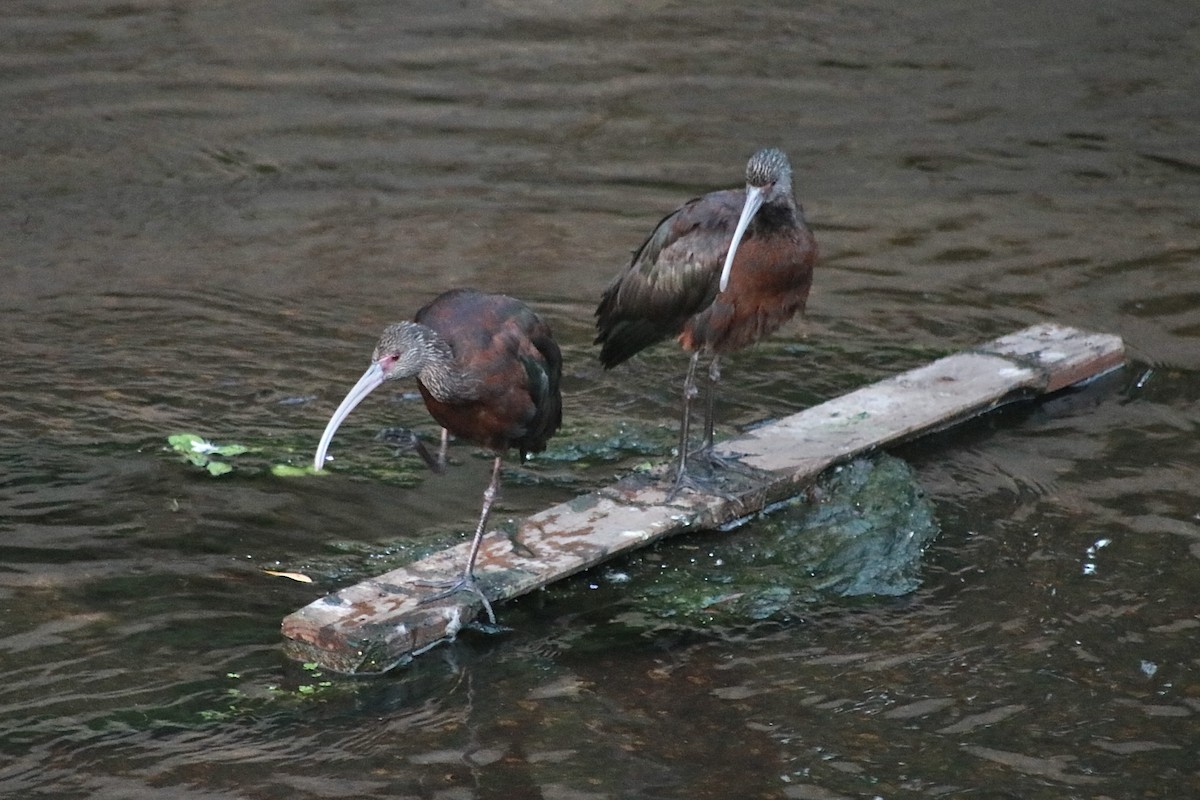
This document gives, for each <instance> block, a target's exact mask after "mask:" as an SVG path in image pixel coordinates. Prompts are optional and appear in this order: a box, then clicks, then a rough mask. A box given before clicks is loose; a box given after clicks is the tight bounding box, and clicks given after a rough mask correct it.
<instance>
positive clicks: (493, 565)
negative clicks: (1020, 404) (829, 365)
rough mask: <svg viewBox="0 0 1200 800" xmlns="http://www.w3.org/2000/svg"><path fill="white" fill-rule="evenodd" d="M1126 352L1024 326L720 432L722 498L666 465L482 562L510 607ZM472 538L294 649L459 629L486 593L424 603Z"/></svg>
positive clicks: (392, 575) (335, 663)
mask: <svg viewBox="0 0 1200 800" xmlns="http://www.w3.org/2000/svg"><path fill="white" fill-rule="evenodd" d="M1123 363H1124V346H1123V344H1122V342H1121V339H1120V338H1119V337H1117V336H1113V335H1109V334H1098V333H1087V332H1083V331H1079V330H1075V329H1072V328H1067V327H1063V326H1060V325H1055V324H1042V325H1036V326H1033V327H1031V328H1027V329H1025V330H1021V331H1017V332H1016V333H1013V334H1010V335H1008V336H1004V337H1001V338H1000V339H996V340H994V341H991V342H987V343H986V344H983V345H980V346H978V347H975V348H972V349H969V350H966V351H963V352H960V353H956V354H954V355H950V356H947V357H945V358H941V359H938V360H937V361H934V362H932V363H930V364H928V365H926V366H923V367H919V368H917V369H913V370H910V371H908V372H905V373H902V374H899V375H896V376H893V377H891V378H887V379H885V380H882V381H880V382H878V383H874V384H871V385H870V386H866V387H863V388H861V389H858V390H856V391H854V392H851V393H849V394H846V395H843V396H841V397H837V398H834V399H833V400H830V401H828V402H825V403H822V404H820V405H817V406H814V407H812V408H809V409H806V410H804V411H801V412H799V413H796V414H793V415H791V416H788V417H785V418H783V419H780V420H778V421H776V422H773V423H770V424H766V425H763V426H761V427H757V428H755V429H753V430H751V431H748V432H747V433H744V434H742V435H741V436H738V437H736V438H734V439H730V440H727V441H724V442H721V443H719V444H718V445H717V448H716V450H717V452H718V454H720V455H722V456H725V457H728V458H733V459H736V461H737V462H738V463H739V464H740V465H742V468H741V469H736V470H733V471H731V472H730V473H729V477H728V479H727V480H726V481H724V482H723V483H722V485H721V493H722V496H720V497H717V496H710V495H701V494H695V493H692V492H686V491H685V492H683V493H681V494H680V495H679V496H677V497H675V498H674V499H672V500H670V501H668V499H667V490H668V489H669V476H670V474H671V473H670V472H669V470H664V471H661V472H658V473H656V474H654V475H634V476H630V477H628V478H625V479H622V480H620V481H618V482H617V483H616V484H614V485H613V486H610V487H606V488H604V489H601V490H599V491H596V492H593V493H591V494H588V495H583V496H580V497H577V498H575V499H574V500H571V501H568V502H566V503H562V504H560V505H557V506H554V507H552V508H548V509H546V510H545V511H542V512H540V513H537V514H534V515H532V516H530V517H528V518H526V519H524V520H522V521H521V522H520V523H519V525H518V526H517V529H516V531H515V533H511V532H510V533H507V534H506V533H503V532H498V531H492V532H489V533H488V535H487V536H486V537H485V539H484V542H483V546H482V549H481V551H480V554H479V560H478V563H477V566H476V573H477V574H478V576H479V578H480V581H481V583H482V584H483V587H484V591H485V592H486V593H487V595H488V597H489V598H490V599H491V601H492V603H493V604H495V605H497V606H499V604H500V603H502V602H503V601H504V600H507V599H511V598H513V597H517V596H520V595H522V594H525V593H527V592H530V591H533V590H535V589H538V588H541V587H543V586H546V585H547V584H549V583H552V582H554V581H556V580H560V579H562V578H565V577H567V576H569V575H573V574H575V573H577V572H580V571H582V570H586V569H588V568H590V567H593V566H595V565H597V564H599V563H601V562H603V561H606V560H608V559H610V558H612V557H614V556H616V555H618V554H621V553H624V552H627V551H629V550H633V549H635V548H638V547H644V546H645V545H647V544H649V543H651V542H653V541H655V540H657V539H660V538H662V537H664V536H668V535H673V534H679V533H683V532H686V531H688V530H699V529H705V528H712V527H715V526H718V525H722V524H725V523H728V522H731V521H734V520H737V519H738V518H740V517H744V516H747V515H751V514H754V513H756V512H758V511H760V510H762V508H763V507H764V506H766V505H768V504H770V503H772V502H775V501H777V500H780V499H783V498H786V497H790V496H793V495H795V494H797V493H799V492H800V491H802V490H803V489H804V487H805V486H806V485H808V484H809V483H810V482H811V481H812V480H813V479H815V478H816V477H817V476H818V475H819V474H820V473H821V472H823V471H824V470H825V469H827V468H829V467H830V466H832V465H834V464H837V463H841V462H843V461H846V460H848V459H850V458H853V457H855V456H858V455H861V454H864V453H867V452H870V451H872V450H876V449H879V448H882V447H886V446H888V445H891V444H896V443H898V442H901V441H906V440H909V439H912V438H914V437H916V436H919V435H921V434H923V433H928V432H931V431H934V430H940V429H943V428H946V427H948V426H950V425H953V424H955V423H957V422H961V421H963V420H965V419H969V418H971V417H974V416H977V415H979V414H981V413H985V412H987V411H988V410H990V409H992V408H995V407H996V406H998V405H1001V404H1003V403H1005V402H1008V401H1011V400H1014V399H1021V398H1030V397H1036V396H1038V395H1044V394H1049V393H1052V392H1056V391H1059V390H1061V389H1064V388H1067V387H1069V386H1073V385H1075V384H1078V383H1080V382H1083V381H1086V380H1088V379H1090V378H1093V377H1095V376H1097V375H1100V374H1103V373H1105V372H1108V371H1110V370H1112V369H1115V368H1117V367H1119V366H1121V365H1122V364H1123ZM663 475H667V476H668V478H667V479H666V482H662V480H661V476H663ZM469 546H470V543H469V542H464V543H463V544H461V545H458V546H455V547H452V548H449V549H447V550H444V551H441V552H439V553H435V554H433V555H431V556H428V557H427V558H424V559H422V560H420V561H418V562H414V563H413V564H410V565H408V566H406V567H403V568H400V569H396V570H393V571H391V572H388V573H385V574H383V575H379V576H376V577H373V578H369V579H367V580H364V581H362V582H360V583H357V584H354V585H353V586H348V587H346V588H344V589H341V590H339V591H337V592H334V593H333V594H330V595H327V596H325V597H322V598H320V599H318V600H315V601H313V602H312V603H310V604H309V605H307V606H305V607H304V608H302V609H300V610H298V611H296V612H294V613H292V614H290V615H288V616H287V617H286V618H284V620H283V626H282V630H283V635H284V638H285V650H286V652H287V653H288V655H289V656H291V657H293V658H296V659H298V660H302V661H313V662H316V663H318V664H320V665H321V666H322V667H323V668H325V669H330V670H334V671H337V672H342V673H359V674H363V673H372V672H381V671H385V670H387V669H390V668H391V667H393V666H395V665H397V664H401V663H404V662H405V661H407V660H408V659H410V658H411V657H413V656H415V655H418V654H420V653H422V652H424V651H425V650H428V649H429V648H430V647H433V646H435V645H437V644H438V643H439V642H442V641H446V640H448V639H452V638H453V637H454V636H455V635H457V634H458V632H459V631H460V630H461V629H462V628H463V626H464V625H466V624H468V623H470V622H471V621H472V620H474V619H475V618H476V617H477V616H478V614H479V613H480V610H481V603H480V601H479V599H478V598H476V597H473V596H472V595H470V594H467V593H459V594H456V595H454V596H452V597H448V598H443V599H438V600H435V601H433V602H424V601H426V599H427V598H428V597H430V596H432V595H435V594H437V592H438V589H437V588H436V584H438V583H446V582H449V581H451V580H453V579H454V578H455V577H457V575H458V574H459V572H460V570H461V569H462V564H463V562H464V561H465V559H466V556H467V548H468V547H469ZM502 611H503V609H502V607H498V614H500V615H501V616H502Z"/></svg>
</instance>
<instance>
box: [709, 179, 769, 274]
mask: <svg viewBox="0 0 1200 800" xmlns="http://www.w3.org/2000/svg"><path fill="white" fill-rule="evenodd" d="M764 197H765V195H764V193H763V190H762V189H760V188H758V187H757V186H747V187H746V204H745V205H743V206H742V215H741V216H740V217H738V224H737V228H735V229H734V231H733V240H732V241H731V242H730V243H729V253H728V254H727V255H726V256H725V267H724V269H722V270H721V285H720V290H721V291H722V292H723V291H725V287H726V286H728V285H729V273H730V271H731V270H732V269H733V257H734V256H736V255H737V249H738V245H739V244H741V242H742V236H743V235H745V233H746V228H747V227H749V226H750V220H752V219H754V215H755V214H757V213H758V209H759V208H761V207H762V204H763V198H764Z"/></svg>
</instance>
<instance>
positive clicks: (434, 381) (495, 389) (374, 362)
mask: <svg viewBox="0 0 1200 800" xmlns="http://www.w3.org/2000/svg"><path fill="white" fill-rule="evenodd" d="M414 376H415V377H416V379H417V388H418V389H419V390H420V392H421V397H422V398H424V400H425V407H426V408H427V409H429V413H430V415H432V416H433V418H434V419H435V420H437V422H438V424H439V425H441V426H442V428H443V429H444V430H446V431H449V432H450V433H452V434H454V435H455V436H457V437H458V438H460V439H464V440H466V441H468V442H472V443H474V444H477V445H479V446H481V447H486V448H488V449H490V450H492V451H493V452H494V453H495V460H494V462H493V464H492V480H491V483H489V484H488V487H487V489H485V490H484V492H483V510H482V511H481V512H480V515H479V524H478V526H477V527H476V528H475V538H474V539H473V540H472V542H471V552H470V556H469V557H468V558H467V564H466V567H465V568H464V569H463V573H462V577H461V578H460V579H459V580H458V581H457V582H456V583H454V584H453V585H452V586H451V587H450V588H449V589H447V590H446V591H445V592H442V593H440V594H439V595H437V596H438V597H444V596H446V595H449V594H453V593H454V592H456V591H461V590H465V591H469V592H473V593H474V594H476V595H478V596H479V597H480V598H481V599H482V600H483V605H484V608H485V609H486V610H487V613H488V617H489V618H490V619H491V620H492V622H493V623H494V622H495V620H496V618H495V614H493V613H492V607H491V603H489V602H488V599H487V597H486V596H485V595H484V594H483V592H482V591H481V590H480V589H479V584H478V582H477V580H476V578H475V559H476V558H477V557H478V555H479V545H480V542H481V541H482V540H483V534H484V533H485V531H486V529H487V521H488V514H489V513H490V512H491V509H492V503H493V502H494V501H495V499H496V493H497V491H498V490H499V486H500V464H501V461H502V459H503V457H504V454H505V453H506V452H507V451H508V450H509V448H512V447H516V448H517V449H518V450H519V452H520V454H521V460H522V461H524V460H525V457H526V456H527V455H528V454H529V453H540V452H541V451H543V450H545V449H546V442H547V441H548V440H549V439H550V437H551V436H553V435H554V433H555V431H557V430H558V427H559V425H561V424H562V394H561V393H560V391H559V382H560V379H561V377H562V355H561V353H560V352H559V349H558V345H557V344H556V343H555V341H554V338H553V336H552V334H551V332H550V328H549V326H548V325H546V323H544V322H543V321H542V320H541V319H540V318H539V317H538V316H537V314H535V313H534V312H533V311H532V310H531V309H530V308H529V307H528V306H526V305H525V304H524V303H522V302H521V301H520V300H516V299H514V298H512V297H508V296H506V295H502V294H484V293H482V292H478V291H475V290H474V289H453V290H451V291H448V292H445V293H444V294H441V295H439V296H438V297H436V298H435V299H434V300H432V301H431V302H430V303H429V304H428V305H426V306H425V307H423V308H422V309H421V310H420V311H418V312H417V313H416V316H415V317H414V318H413V321H412V322H400V323H396V324H394V325H389V326H388V327H387V329H386V330H384V332H383V337H382V338H381V339H380V340H379V344H377V345H376V346H375V354H374V355H373V356H372V357H371V366H370V367H368V368H367V371H366V372H365V373H363V376H362V377H361V378H359V379H358V383H356V384H354V387H353V388H352V389H351V390H350V392H349V394H347V395H346V398H345V399H344V400H342V402H341V405H339V406H338V408H337V410H336V411H334V412H333V417H331V418H330V420H329V424H328V425H326V426H325V432H324V433H323V434H321V442H320V444H319V445H318V446H317V453H316V456H315V458H314V461H313V467H314V468H315V469H318V470H319V469H321V468H322V467H323V466H324V464H325V451H326V450H327V449H328V448H329V443H330V441H332V439H333V434H334V432H335V431H337V429H338V426H339V425H341V424H342V421H343V420H344V419H345V418H346V417H347V416H349V414H350V412H351V411H352V410H353V409H354V407H355V406H357V405H358V404H359V403H360V402H362V400H363V398H364V397H366V396H367V395H368V394H370V393H371V391H372V390H374V389H375V388H377V387H378V386H380V385H381V384H382V383H383V382H384V381H390V380H400V379H403V378H411V377H414Z"/></svg>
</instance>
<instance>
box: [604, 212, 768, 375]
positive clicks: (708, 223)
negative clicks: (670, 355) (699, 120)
mask: <svg viewBox="0 0 1200 800" xmlns="http://www.w3.org/2000/svg"><path fill="white" fill-rule="evenodd" d="M744 202H745V192H744V191H740V190H729V191H723V192H713V193H711V194H707V195H705V196H704V197H700V198H697V199H695V200H692V201H690V202H688V203H686V204H684V205H683V206H682V207H681V208H679V209H678V210H676V211H675V212H673V213H671V214H670V215H668V216H667V217H665V218H664V219H663V220H662V221H661V222H659V224H658V226H657V227H656V228H655V229H654V232H653V233H651V234H650V236H649V238H647V239H646V241H645V242H644V243H643V244H642V246H641V247H639V248H638V250H637V252H635V253H634V255H633V259H632V261H631V262H630V264H629V267H627V268H626V269H625V271H623V272H622V273H621V274H620V275H618V276H617V278H616V279H615V280H614V281H613V282H612V284H610V285H609V287H608V288H607V289H606V290H605V292H604V295H603V296H602V297H601V300H600V305H599V306H598V307H597V309H596V317H597V320H596V328H597V331H598V335H597V337H596V343H597V344H600V345H601V350H600V360H601V362H602V363H603V364H604V365H605V366H606V367H612V366H616V365H617V364H620V363H621V362H622V361H625V360H626V359H628V358H630V357H631V356H633V355H634V354H635V353H637V352H639V351H641V350H643V349H645V348H646V347H649V346H650V345H652V344H655V343H657V342H660V341H662V340H663V339H666V338H668V337H671V336H677V335H678V334H679V333H680V332H681V331H682V330H683V327H684V325H685V324H686V323H687V321H688V319H689V318H691V317H692V316H693V315H694V314H696V313H698V312H700V311H703V310H704V309H705V308H707V307H708V306H709V305H711V304H712V302H713V300H714V299H715V298H716V296H717V289H718V287H717V282H718V279H719V278H720V274H721V266H722V264H723V262H724V259H725V253H726V251H727V250H728V249H729V242H730V239H731V238H732V237H733V228H734V226H735V225H736V224H737V218H738V215H739V213H740V212H741V208H742V204H743V203H744Z"/></svg>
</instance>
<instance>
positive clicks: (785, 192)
mask: <svg viewBox="0 0 1200 800" xmlns="http://www.w3.org/2000/svg"><path fill="white" fill-rule="evenodd" d="M816 259H817V243H816V240H815V239H814V238H813V235H812V233H811V232H810V231H809V229H808V226H807V225H806V224H805V220H804V211H803V209H802V208H801V207H800V206H799V205H798V204H797V203H796V198H795V197H794V195H793V194H792V167H791V164H790V163H789V162H788V158H787V156H786V155H784V153H783V152H782V151H781V150H778V149H775V148H767V149H764V150H759V151H758V152H757V153H755V154H754V155H753V156H751V158H750V161H749V163H747V164H746V188H745V190H738V189H729V190H725V191H719V192H712V193H710V194H706V195H704V196H703V197H700V198H697V199H695V200H691V201H689V202H687V203H685V204H684V205H683V206H682V207H680V208H679V209H677V210H675V211H674V212H672V213H671V214H668V215H667V216H666V217H665V218H664V219H663V220H662V221H661V222H660V223H658V227H656V228H655V229H654V232H653V233H651V234H650V236H649V238H648V239H646V241H645V242H644V243H643V244H642V246H641V247H639V248H638V249H637V251H636V252H635V253H634V255H633V260H632V261H631V262H630V264H629V266H628V267H626V268H625V269H624V270H623V271H622V272H621V273H620V274H619V275H617V276H616V278H614V279H613V281H612V283H611V284H610V285H609V286H608V288H607V289H605V291H604V295H603V296H602V297H601V299H600V304H599V306H598V307H597V308H596V330H597V332H598V333H597V336H596V344H599V345H600V362H601V363H602V364H603V365H604V367H605V369H611V368H612V367H615V366H616V365H618V364H620V363H622V362H623V361H625V360H627V359H629V358H630V357H632V356H633V355H634V354H636V353H638V352H640V351H642V350H644V349H645V348H647V347H649V346H650V345H652V344H656V343H658V342H660V341H662V340H664V339H666V338H668V337H677V338H678V339H679V343H680V344H681V345H682V346H683V349H684V350H686V351H688V352H690V353H691V354H692V360H691V363H690V365H689V366H688V371H687V377H686V378H685V379H684V384H683V416H682V420H681V422H680V432H679V467H678V471H677V473H676V476H675V487H674V490H673V492H672V494H674V492H677V491H679V489H680V488H682V487H684V486H692V487H693V488H700V487H699V484H698V483H697V482H696V481H695V480H694V479H693V478H692V477H690V476H689V475H688V471H687V459H688V426H689V415H690V408H691V401H692V399H693V398H694V397H695V396H696V394H697V390H696V381H695V373H696V364H697V362H698V361H699V358H700V355H701V354H706V355H710V356H711V357H712V360H711V362H710V365H709V370H708V375H709V390H708V404H707V416H706V420H705V428H704V439H703V442H702V444H701V447H700V450H699V451H697V454H703V455H704V456H705V458H706V459H708V460H709V461H710V462H711V461H712V460H713V458H712V444H713V403H714V395H715V394H716V388H717V384H718V382H719V381H720V377H721V371H720V357H721V355H722V354H724V353H728V352H731V351H734V350H738V349H740V348H742V347H745V346H746V345H748V344H751V343H753V342H756V341H758V340H759V339H761V338H762V337H763V336H766V335H768V334H770V333H772V332H774V331H775V330H776V329H777V328H779V326H780V325H782V324H783V323H784V322H786V321H787V320H789V319H791V318H792V316H794V315H795V314H796V312H798V311H803V310H804V303H805V301H806V300H807V299H808V291H809V288H810V287H811V286H812V271H813V264H814V263H815V262H816Z"/></svg>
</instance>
